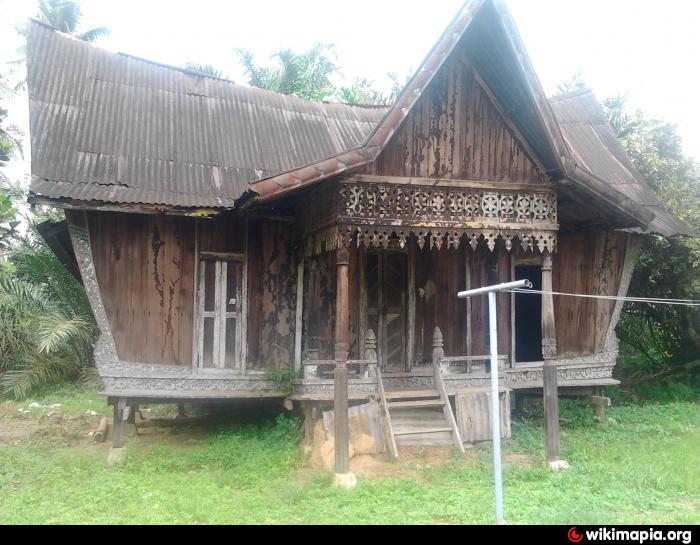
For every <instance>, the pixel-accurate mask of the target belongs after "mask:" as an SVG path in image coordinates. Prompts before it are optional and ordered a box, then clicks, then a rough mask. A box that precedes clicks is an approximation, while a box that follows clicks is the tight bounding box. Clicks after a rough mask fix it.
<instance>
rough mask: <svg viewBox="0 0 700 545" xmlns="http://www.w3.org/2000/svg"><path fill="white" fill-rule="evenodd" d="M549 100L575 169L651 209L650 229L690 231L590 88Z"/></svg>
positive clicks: (666, 233) (670, 232)
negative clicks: (657, 191)
mask: <svg viewBox="0 0 700 545" xmlns="http://www.w3.org/2000/svg"><path fill="white" fill-rule="evenodd" d="M549 100H550V103H551V105H552V108H553V110H554V114H555V115H556V119H557V122H558V123H559V126H560V127H561V130H562V133H563V135H564V139H565V140H566V143H567V144H568V145H569V148H570V150H571V156H572V158H573V160H574V162H575V165H574V169H575V170H577V171H582V172H583V173H585V174H586V175H588V176H592V177H594V178H596V179H597V180H600V181H604V182H605V183H607V184H609V185H610V186H612V187H613V188H615V189H616V190H617V191H619V192H620V193H622V194H624V195H625V196H627V197H628V198H629V199H631V200H632V201H634V202H636V203H638V204H639V205H641V206H642V207H644V208H645V209H647V210H649V211H651V212H653V214H654V219H653V220H652V221H651V222H650V224H649V225H648V227H647V229H648V230H649V231H651V232H654V233H659V234H661V235H664V236H667V237H670V236H676V235H689V236H690V235H692V232H691V231H690V229H689V228H688V226H686V225H685V224H684V223H683V222H682V221H680V220H679V219H678V218H676V217H675V216H674V215H673V214H672V213H671V212H669V211H668V210H667V209H666V207H665V206H664V205H663V204H662V202H661V201H660V200H659V198H658V197H657V196H656V194H655V193H654V192H653V191H652V189H651V188H650V187H649V186H648V185H647V183H646V181H645V180H644V178H643V176H642V175H641V174H640V173H639V171H638V170H637V169H636V168H635V167H634V165H633V164H632V161H630V158H629V157H628V156H627V154H626V153H625V150H624V149H623V147H622V145H621V144H620V141H619V140H618V138H617V135H616V134H615V131H614V129H613V127H612V126H611V125H610V123H609V122H608V119H607V117H606V116H605V112H604V111H603V107H602V106H601V104H600V103H599V102H598V100H597V99H596V97H595V95H594V94H593V92H591V91H590V90H585V91H578V92H574V93H569V94H565V95H561V96H558V97H553V98H550V99H549ZM573 175H574V176H576V172H574V173H573Z"/></svg>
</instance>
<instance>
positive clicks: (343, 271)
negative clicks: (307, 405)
mask: <svg viewBox="0 0 700 545" xmlns="http://www.w3.org/2000/svg"><path fill="white" fill-rule="evenodd" d="M349 265H350V252H349V251H348V249H347V246H346V245H344V244H339V248H338V250H337V252H336V269H337V271H336V274H337V285H336V300H335V361H336V368H335V375H334V410H335V472H336V474H338V475H344V474H347V473H349V472H350V429H349V425H348V366H347V360H348V351H349V343H348V325H349V324H348V318H349V312H348V289H349V280H348V277H349V268H350V267H349Z"/></svg>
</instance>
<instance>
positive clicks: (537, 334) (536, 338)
mask: <svg viewBox="0 0 700 545" xmlns="http://www.w3.org/2000/svg"><path fill="white" fill-rule="evenodd" d="M515 280H529V281H530V282H532V288H533V289H535V290H541V289H542V267H540V266H539V265H517V266H516V267H515ZM514 300H515V320H514V325H515V361H516V362H518V363H531V362H537V361H542V360H543V359H544V358H543V357H542V298H541V297H540V296H539V295H532V294H528V293H516V294H515V298H514Z"/></svg>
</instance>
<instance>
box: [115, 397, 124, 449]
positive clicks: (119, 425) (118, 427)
mask: <svg viewBox="0 0 700 545" xmlns="http://www.w3.org/2000/svg"><path fill="white" fill-rule="evenodd" d="M113 408H114V413H113V416H114V419H113V421H112V447H113V448H122V447H123V446H124V410H125V409H126V398H123V397H120V398H118V399H115V400H114V407H113Z"/></svg>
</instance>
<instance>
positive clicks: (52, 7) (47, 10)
mask: <svg viewBox="0 0 700 545" xmlns="http://www.w3.org/2000/svg"><path fill="white" fill-rule="evenodd" d="M80 4H81V3H80V2H75V1H72V0H39V6H38V7H39V13H37V15H36V18H37V19H38V20H39V21H41V22H42V23H45V24H47V25H49V26H52V27H53V28H55V29H56V30H60V31H61V32H65V33H66V34H71V35H72V36H75V37H76V38H78V39H79V40H83V41H86V42H95V41H96V40H98V39H99V38H101V37H103V36H106V35H108V34H109V29H108V28H107V27H96V28H91V29H88V30H82V31H81V30H78V29H79V28H80V22H81V19H82V17H83V11H82V8H81V5H80Z"/></svg>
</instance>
